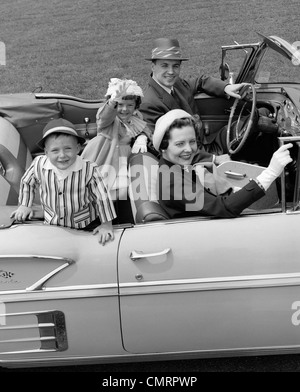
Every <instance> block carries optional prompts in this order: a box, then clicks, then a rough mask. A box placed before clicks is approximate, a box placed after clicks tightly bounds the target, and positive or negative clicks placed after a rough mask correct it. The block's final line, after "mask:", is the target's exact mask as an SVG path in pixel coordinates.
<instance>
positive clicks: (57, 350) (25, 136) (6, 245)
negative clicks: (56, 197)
mask: <svg viewBox="0 0 300 392" xmlns="http://www.w3.org/2000/svg"><path fill="white" fill-rule="evenodd" d="M299 60H300V56H299V53H298V48H297V45H296V44H290V43H288V42H286V41H285V40H283V39H281V38H279V37H277V36H269V37H264V36H261V35H259V38H258V42H256V43H250V44H238V43H235V44H234V45H230V46H224V47H222V62H221V66H220V69H219V72H220V77H221V79H223V80H228V83H232V82H234V83H241V82H245V83H247V84H246V85H245V91H243V96H242V99H240V100H235V99H224V98H218V97H211V96H208V95H205V94H204V93H201V94H199V95H197V97H196V99H197V105H198V108H199V113H200V114H201V118H202V122H203V127H204V131H205V137H206V139H205V140H206V141H207V142H209V141H210V140H211V139H212V138H213V137H214V134H215V133H216V132H218V130H219V129H221V127H223V126H224V125H226V124H228V134H227V143H228V147H229V149H230V153H231V157H232V161H230V162H228V163H224V164H222V165H220V166H219V168H218V170H219V173H220V174H221V175H223V176H225V177H226V178H227V179H228V180H230V181H232V183H233V184H234V185H237V186H242V185H243V184H245V183H246V182H247V181H249V178H251V177H253V176H255V175H257V174H258V173H259V172H260V171H261V170H263V167H265V166H266V165H267V164H268V160H269V159H270V156H271V154H272V153H273V151H274V150H275V149H276V148H277V146H278V145H279V144H284V143H287V142H292V143H293V150H292V156H293V162H292V163H291V164H289V166H288V167H287V168H286V170H285V172H284V173H283V174H282V176H281V178H279V179H278V181H277V182H276V183H274V184H273V186H272V187H271V188H270V189H269V191H268V192H267V193H266V195H265V196H264V197H263V198H262V199H261V200H259V201H258V202H256V203H255V204H253V205H252V206H250V208H248V209H246V210H245V211H244V212H243V213H242V215H241V216H240V217H238V218H235V219H216V218H213V217H189V218H181V219H169V217H168V216H167V215H166V213H165V212H164V211H163V210H162V208H161V207H160V205H159V203H158V202H157V200H156V198H155V173H156V169H157V158H156V157H154V156H152V155H151V153H145V154H136V155H133V156H132V157H131V159H130V163H129V173H130V178H131V184H130V187H129V196H130V206H131V210H132V211H131V212H132V219H128V221H127V222H126V221H124V220H123V221H122V222H116V224H115V226H114V230H115V240H114V241H113V242H110V243H108V244H106V245H105V246H102V245H100V244H99V243H98V242H97V238H96V237H95V236H93V235H92V233H91V232H87V231H82V230H72V229H68V228H64V227H56V226H49V225H45V224H44V223H43V219H42V215H41V213H40V206H39V200H38V198H37V200H36V202H35V215H34V217H33V218H32V219H31V220H28V221H25V222H24V223H20V222H14V221H12V220H11V219H10V218H9V216H10V214H11V212H12V211H13V210H15V208H16V205H17V203H18V189H19V183H20V178H21V176H22V174H23V173H24V171H25V169H26V168H27V167H28V165H29V164H30V163H31V161H32V160H33V159H34V157H35V156H37V155H39V154H42V153H43V152H42V151H40V150H39V148H38V147H37V146H36V142H37V141H38V140H39V139H40V138H41V135H42V129H43V127H44V126H45V124H46V123H47V122H48V121H49V120H50V119H52V118H59V117H63V118H65V119H67V120H69V121H71V122H72V123H74V124H75V125H76V128H77V129H78V131H79V132H80V133H81V135H82V136H84V137H85V138H86V140H87V141H88V140H89V139H90V138H92V137H94V136H95V135H96V124H95V115H96V112H97V109H98V108H99V105H101V103H102V102H101V101H87V100H83V99H79V98H76V97H72V96H68V95H62V94H46V93H42V92H35V93H28V94H11V95H9V94H7V95H0V204H1V207H0V366H2V367H33V366H38V367H42V366H51V365H53V366H61V365H74V364H76V365H79V364H92V363H94V364H95V363H108V362H124V361H145V360H147V361H149V360H151V361H154V360H161V359H179V358H206V357H221V356H227V357H230V356H242V355H243V356H250V355H266V354H285V353H300V214H299V188H300V185H299V165H300V155H299V154H298V150H299V146H300V144H299V143H300V68H299V64H300V61H299ZM258 113H263V115H261V114H260V115H258ZM244 119H246V120H245V121H244ZM254 128H255V129H256V130H254V131H253V129H254ZM141 167H142V168H143V170H142V171H141ZM133 184H134V186H133Z"/></svg>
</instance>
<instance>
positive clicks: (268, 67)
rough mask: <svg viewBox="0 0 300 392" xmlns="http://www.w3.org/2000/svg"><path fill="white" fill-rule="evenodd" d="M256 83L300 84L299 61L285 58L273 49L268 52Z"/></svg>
mask: <svg viewBox="0 0 300 392" xmlns="http://www.w3.org/2000/svg"><path fill="white" fill-rule="evenodd" d="M255 82H256V83H281V84H282V83H300V66H299V61H298V60H297V59H294V60H293V61H291V60H289V59H288V58H286V57H284V56H283V55H281V54H280V53H278V52H275V51H274V50H272V49H271V48H268V50H267V51H266V53H265V55H264V57H263V59H262V61H261V63H260V65H259V68H258V70H257V73H256V78H255Z"/></svg>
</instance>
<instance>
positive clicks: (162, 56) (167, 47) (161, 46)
mask: <svg viewBox="0 0 300 392" xmlns="http://www.w3.org/2000/svg"><path fill="white" fill-rule="evenodd" d="M145 60H147V61H153V60H180V61H186V60H188V58H186V57H182V54H181V50H180V46H179V42H178V40H177V39H175V38H157V39H156V40H155V41H154V43H153V49H152V55H151V58H146V59H145Z"/></svg>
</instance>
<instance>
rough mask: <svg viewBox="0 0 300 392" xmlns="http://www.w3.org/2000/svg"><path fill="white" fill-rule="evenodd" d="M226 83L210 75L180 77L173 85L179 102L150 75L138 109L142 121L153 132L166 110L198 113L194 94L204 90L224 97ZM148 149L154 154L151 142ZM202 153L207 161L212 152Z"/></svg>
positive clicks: (210, 158)
mask: <svg viewBox="0 0 300 392" xmlns="http://www.w3.org/2000/svg"><path fill="white" fill-rule="evenodd" d="M227 84H228V83H226V82H223V81H222V80H219V79H216V78H212V77H210V76H201V77H198V78H191V79H189V80H184V79H181V78H180V79H178V80H177V81H176V83H175V84H174V86H173V87H174V89H175V91H176V94H177V97H178V99H179V101H180V103H179V102H178V101H177V100H175V98H174V97H173V96H172V95H171V94H169V93H168V92H167V91H166V90H165V89H163V88H162V87H161V86H160V85H159V84H158V83H156V81H155V80H154V79H153V78H152V76H150V78H149V82H148V87H147V89H146V91H145V96H144V98H143V99H142V104H141V106H140V108H139V110H140V112H141V113H142V115H143V119H144V121H146V122H147V125H148V128H149V129H150V131H151V132H152V133H153V132H154V128H155V123H156V121H157V120H158V118H159V117H161V116H162V115H164V114H165V113H167V112H168V111H170V110H172V109H182V110H185V111H186V112H188V113H190V114H192V115H193V114H199V113H197V107H196V102H195V99H194V95H195V94H196V93H199V92H205V93H207V94H209V95H216V96H220V97H225V93H224V88H225V86H226V85H227ZM200 114H201V113H200ZM149 150H150V151H151V152H152V153H153V154H156V152H155V151H154V149H153V148H152V146H151V144H149ZM203 154H204V155H205V157H206V160H207V161H211V160H212V158H213V154H211V153H209V152H205V151H204V150H203Z"/></svg>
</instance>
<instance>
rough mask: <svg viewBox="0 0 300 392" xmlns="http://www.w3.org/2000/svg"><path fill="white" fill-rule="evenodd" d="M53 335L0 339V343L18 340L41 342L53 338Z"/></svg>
mask: <svg viewBox="0 0 300 392" xmlns="http://www.w3.org/2000/svg"><path fill="white" fill-rule="evenodd" d="M55 339H56V338H55V336H47V337H39V338H22V339H8V340H0V344H1V343H19V342H42V341H48V340H55Z"/></svg>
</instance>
